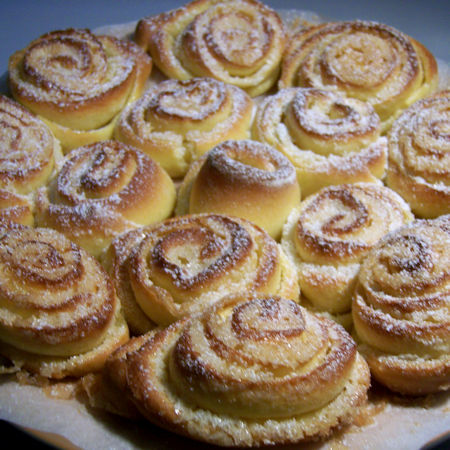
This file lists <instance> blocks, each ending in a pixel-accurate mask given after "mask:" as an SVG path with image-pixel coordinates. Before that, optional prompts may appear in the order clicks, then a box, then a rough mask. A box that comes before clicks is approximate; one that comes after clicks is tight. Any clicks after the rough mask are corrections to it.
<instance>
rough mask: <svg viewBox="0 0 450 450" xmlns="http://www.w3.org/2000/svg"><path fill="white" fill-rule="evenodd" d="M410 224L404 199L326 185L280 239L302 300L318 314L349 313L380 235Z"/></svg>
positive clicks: (371, 188)
mask: <svg viewBox="0 0 450 450" xmlns="http://www.w3.org/2000/svg"><path fill="white" fill-rule="evenodd" d="M412 219H413V215H412V214H411V211H410V209H409V207H408V205H407V204H406V203H405V202H404V201H403V199H402V198H401V197H400V196H399V195H397V194H396V193H395V192H394V191H392V190H390V189H389V188H387V187H385V186H383V185H381V184H375V183H356V184H344V185H339V186H329V187H327V188H324V189H321V190H320V191H318V192H317V193H316V194H313V195H311V196H310V197H308V198H307V199H305V200H304V201H303V202H302V203H301V204H300V206H299V207H298V208H296V209H295V210H294V211H293V212H292V214H291V215H290V216H289V218H288V220H287V222H286V225H285V227H284V229H283V237H282V246H283V249H284V250H285V252H286V254H287V255H288V256H290V257H291V259H292V260H293V261H294V262H295V265H296V268H297V271H298V276H299V283H300V289H301V292H302V295H303V296H304V297H305V298H306V299H307V300H308V301H309V302H310V303H311V306H312V307H313V308H314V309H315V310H317V311H326V312H328V313H331V314H336V315H340V314H347V313H349V312H350V310H351V299H352V295H353V290H354V287H355V284H356V280H357V274H358V271H359V267H360V262H361V261H362V260H363V258H364V257H365V255H366V254H367V253H368V252H369V251H370V249H371V248H373V246H374V245H375V244H376V243H377V242H378V241H379V240H380V239H381V238H382V237H384V235H386V234H387V233H389V232H391V231H393V230H395V229H396V228H399V227H401V226H402V225H404V224H405V223H406V222H409V221H411V220H412Z"/></svg>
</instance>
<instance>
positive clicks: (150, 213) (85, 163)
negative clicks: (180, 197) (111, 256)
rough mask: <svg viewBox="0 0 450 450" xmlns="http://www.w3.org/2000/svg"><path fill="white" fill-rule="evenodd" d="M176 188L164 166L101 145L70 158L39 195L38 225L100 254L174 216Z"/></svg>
mask: <svg viewBox="0 0 450 450" xmlns="http://www.w3.org/2000/svg"><path fill="white" fill-rule="evenodd" d="M175 195H176V194H175V186H174V184H173V181H172V180H171V179H170V177H169V175H168V174H167V173H166V172H165V170H164V169H162V168H161V167H160V166H159V164H157V163H156V162H155V161H153V160H152V159H151V158H150V157H149V156H147V155H146V154H144V153H142V152H141V151H139V150H137V149H135V148H133V147H130V146H127V145H125V144H123V143H121V142H118V141H112V140H111V141H101V142H96V143H93V144H90V145H87V146H85V147H80V148H77V149H75V150H73V151H72V152H70V153H69V154H68V155H66V157H65V159H64V161H63V164H62V166H61V168H60V170H59V171H58V173H57V174H56V175H55V177H54V178H53V179H52V180H51V182H50V183H49V184H48V186H45V187H43V188H41V189H39V190H38V192H37V194H36V221H37V223H38V225H39V226H48V227H50V228H53V229H56V230H58V231H60V232H62V233H63V234H65V235H66V236H67V237H69V239H71V240H73V241H74V242H76V243H77V244H79V245H81V246H82V247H83V248H85V249H86V250H88V251H89V252H90V253H91V254H93V255H94V256H100V255H101V253H102V252H103V250H104V249H105V248H106V247H107V246H108V245H109V243H110V242H111V241H112V240H113V239H114V238H115V237H116V236H117V235H119V234H120V233H122V232H124V231H127V230H129V229H132V228H137V227H139V226H142V225H148V224H150V223H154V222H158V221H160V220H163V219H165V218H166V217H168V216H170V215H171V213H172V210H173V208H174V206H175Z"/></svg>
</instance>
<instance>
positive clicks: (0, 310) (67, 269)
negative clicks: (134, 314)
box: [0, 221, 128, 378]
mask: <svg viewBox="0 0 450 450" xmlns="http://www.w3.org/2000/svg"><path fill="white" fill-rule="evenodd" d="M127 340H128V327H127V325H126V323H125V320H124V319H123V316H122V313H121V310H120V303H119V301H118V299H117V296H116V294H115V291H114V286H113V284H112V282H111V280H110V278H109V277H108V275H107V274H106V272H105V271H104V270H103V269H102V267H101V266H100V264H99V263H98V262H97V261H96V260H95V259H94V258H93V257H92V256H90V255H89V254H87V253H86V252H85V251H84V250H82V249H81V248H80V247H78V246H77V245H76V244H74V243H73V242H71V241H69V240H68V239H67V238H66V237H64V236H63V235H62V234H60V233H58V232H57V231H55V230H50V229H47V228H30V227H25V226H22V225H18V224H14V223H12V222H7V221H1V222H0V355H2V356H3V357H6V358H7V359H8V360H9V361H10V362H11V365H10V366H8V367H1V371H2V372H5V371H13V370H19V369H25V370H28V371H30V372H33V373H37V374H40V375H42V376H44V377H49V378H63V377H66V376H81V375H84V374H85V373H88V372H92V371H98V370H100V369H101V367H102V366H103V363H104V361H105V359H106V358H107V356H108V355H109V354H110V353H111V352H112V351H113V350H114V349H116V348H117V347H118V346H120V345H122V344H123V343H125V342H126V341H127Z"/></svg>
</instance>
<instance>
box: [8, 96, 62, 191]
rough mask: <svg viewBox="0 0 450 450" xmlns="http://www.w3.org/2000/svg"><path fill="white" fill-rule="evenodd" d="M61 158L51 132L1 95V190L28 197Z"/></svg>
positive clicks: (45, 180)
mask: <svg viewBox="0 0 450 450" xmlns="http://www.w3.org/2000/svg"><path fill="white" fill-rule="evenodd" d="M61 158H62V153H61V149H60V145H59V142H58V141H57V140H56V139H55V137H54V136H53V133H52V132H51V131H50V129H49V128H48V127H47V126H46V125H45V124H44V123H43V122H42V121H41V120H39V119H38V118H37V117H36V116H35V115H34V114H32V113H31V112H29V111H28V110H26V109H25V108H24V107H23V106H21V105H20V104H19V103H16V102H15V101H13V100H10V99H9V98H7V97H5V96H3V95H0V188H2V189H6V190H8V191H12V192H15V193H17V194H29V193H30V192H32V191H34V190H35V189H36V188H38V187H40V186H42V185H44V184H46V183H47V181H48V180H49V178H50V176H51V175H52V173H53V170H54V167H55V162H56V161H58V160H59V159H61Z"/></svg>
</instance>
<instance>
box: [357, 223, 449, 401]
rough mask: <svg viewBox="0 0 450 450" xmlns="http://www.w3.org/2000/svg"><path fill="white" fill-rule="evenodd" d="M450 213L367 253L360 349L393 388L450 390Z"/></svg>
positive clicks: (359, 304)
mask: <svg viewBox="0 0 450 450" xmlns="http://www.w3.org/2000/svg"><path fill="white" fill-rule="evenodd" d="M449 242H450V216H443V217H442V218H439V219H434V220H417V221H415V222H413V223H412V224H411V225H408V226H405V227H402V228H400V229H399V230H397V231H396V232H394V233H391V234H389V235H387V236H386V237H385V238H384V239H383V240H382V241H381V242H380V243H379V244H378V245H377V246H376V247H375V248H374V249H373V250H372V251H371V252H370V253H369V254H368V256H367V257H366V259H365V260H364V262H363V264H362V266H361V271H360V274H359V284H358V288H357V290H356V293H355V296H354V299H353V307H352V309H353V320H354V324H355V330H356V332H357V335H358V338H359V339H360V340H361V343H362V345H361V351H362V352H363V353H364V355H365V356H366V357H367V360H368V363H369V366H370V368H371V370H372V373H373V374H374V376H375V377H376V378H377V379H378V380H379V381H380V382H381V383H384V384H386V385H387V386H388V387H389V388H391V389H392V390H394V391H398V392H401V393H406V394H414V395H417V394H427V393H432V392H438V391H441V390H446V389H449V388H450V356H449V355H450V309H449V299H450V283H449V280H450V271H449V268H450V253H449V251H448V250H449Z"/></svg>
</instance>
